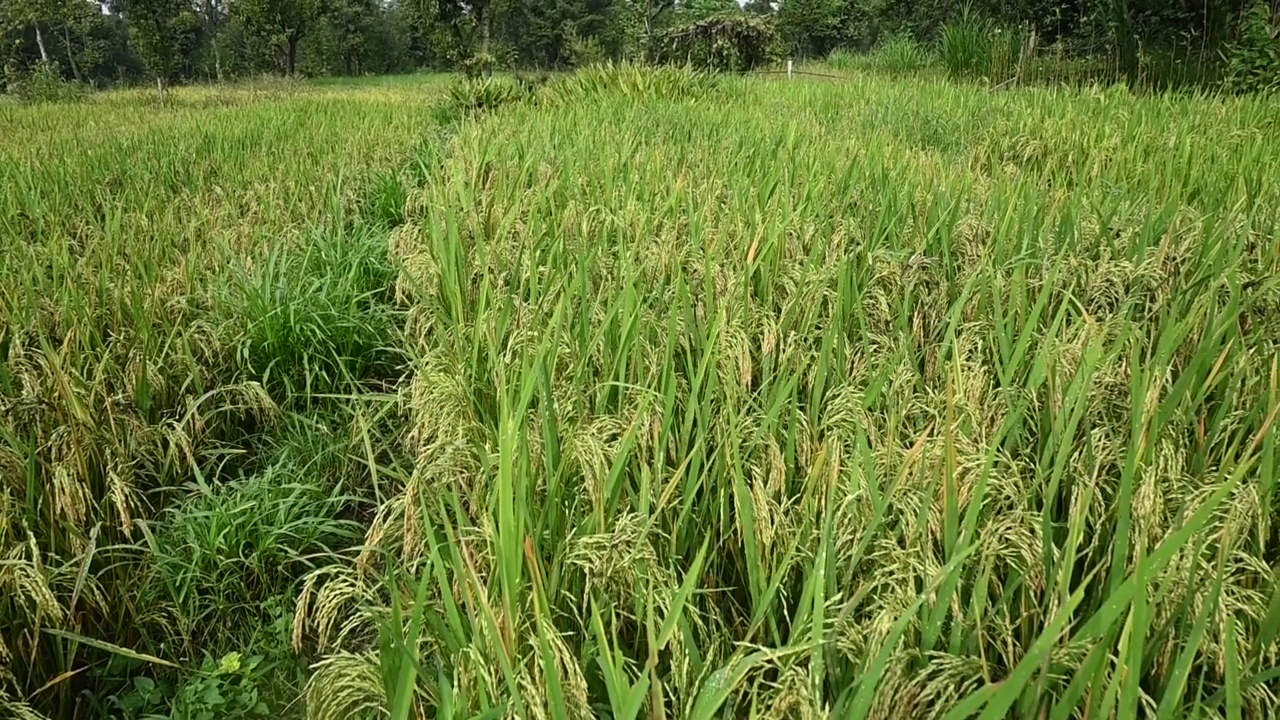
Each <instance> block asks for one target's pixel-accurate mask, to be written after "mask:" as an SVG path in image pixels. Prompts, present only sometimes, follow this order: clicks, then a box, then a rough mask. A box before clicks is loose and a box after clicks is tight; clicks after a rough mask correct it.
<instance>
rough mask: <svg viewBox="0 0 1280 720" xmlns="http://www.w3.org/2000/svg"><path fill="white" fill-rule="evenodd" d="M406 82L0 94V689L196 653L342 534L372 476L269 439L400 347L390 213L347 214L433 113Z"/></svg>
mask: <svg viewBox="0 0 1280 720" xmlns="http://www.w3.org/2000/svg"><path fill="white" fill-rule="evenodd" d="M400 83H401V85H400V86H397V85H396V84H394V83H389V82H379V83H368V84H366V85H364V86H363V87H361V88H349V87H348V88H342V87H337V86H332V85H320V86H314V87H311V86H280V87H276V86H262V85H248V86H244V87H237V88H218V89H214V88H210V89H185V90H174V91H172V92H171V93H169V97H168V98H167V99H166V102H165V104H164V105H163V106H160V105H157V104H156V102H155V100H154V96H153V95H152V94H150V93H147V92H145V91H136V92H133V91H131V92H121V93H111V94H105V95H96V96H93V97H92V98H90V99H87V100H86V101H85V102H83V103H80V104H76V105H65V104H64V105H56V106H31V107H20V106H5V107H3V108H0V137H3V138H4V141H2V142H0V247H2V248H3V252H0V716H2V717H11V716H13V715H14V714H17V716H19V717H24V718H26V717H37V716H46V717H59V718H62V717H68V718H70V717H83V716H86V715H87V714H89V713H91V712H93V711H92V710H91V709H90V706H92V705H93V704H94V703H99V702H100V701H102V697H101V696H105V695H106V694H107V693H109V692H114V691H116V690H118V689H119V688H118V687H116V686H113V685H112V684H111V682H113V681H109V680H107V679H104V678H107V677H108V676H110V675H111V673H113V672H115V670H114V669H113V668H114V665H115V664H116V660H117V659H125V660H128V661H129V662H131V663H134V665H136V666H137V667H135V668H134V670H135V671H137V672H139V673H142V674H146V673H148V672H149V670H148V668H151V669H156V670H157V671H159V672H169V671H171V670H174V669H175V667H176V666H178V665H183V664H184V663H190V662H194V663H196V664H195V665H190V666H189V665H183V667H182V668H180V669H179V670H175V672H183V673H198V672H199V671H200V666H199V664H198V663H199V659H198V654H199V651H207V652H214V651H215V645H217V644H218V643H227V644H229V645H231V646H232V647H231V648H228V649H243V648H239V647H236V646H235V644H236V643H239V642H241V641H242V640H243V639H244V638H250V637H252V636H253V635H254V634H255V633H256V632H257V630H258V628H257V627H256V626H254V625H253V623H249V622H239V621H236V620H235V619H236V618H244V617H252V614H251V613H247V612H246V611H245V607H246V604H248V603H249V602H250V601H252V600H261V599H263V598H267V597H269V596H271V595H272V594H273V593H274V594H276V595H280V596H282V597H283V599H282V600H281V599H280V598H276V600H277V602H279V603H280V604H281V605H282V606H291V605H292V604H293V599H294V598H293V595H292V594H291V591H292V589H293V587H294V585H295V584H296V581H297V580H298V579H300V577H301V575H302V574H303V573H304V572H305V571H306V570H308V569H311V568H314V567H316V566H318V565H319V564H322V563H321V562H320V560H321V548H323V547H327V546H328V545H334V546H339V547H345V546H346V545H348V544H350V543H351V542H353V539H352V536H353V533H352V531H351V530H350V528H351V523H352V522H354V519H353V516H352V514H353V513H354V512H357V510H356V509H354V508H353V506H352V504H351V503H349V502H346V501H345V500H343V498H345V497H346V496H349V495H352V494H353V493H356V492H358V493H360V494H361V495H365V494H369V495H372V492H371V491H370V492H369V493H366V492H365V489H364V488H363V487H356V488H352V487H351V486H350V484H348V486H347V487H346V489H345V490H343V491H340V492H338V491H335V484H334V475H338V474H341V472H330V471H326V472H324V473H322V472H320V471H319V470H317V467H318V466H317V464H316V463H315V462H314V459H313V458H293V459H290V460H287V461H285V460H280V461H274V460H272V458H273V457H275V456H276V455H277V454H278V453H277V451H276V449H275V446H276V445H279V444H280V443H279V442H277V441H279V440H280V439H281V438H283V437H285V436H287V435H291V434H297V433H298V431H297V430H296V429H292V428H294V426H295V425H296V423H295V420H294V418H295V416H296V415H298V414H300V413H306V417H307V421H308V422H310V423H311V424H312V429H311V430H309V431H308V432H310V433H311V434H312V435H317V434H318V435H319V436H322V437H327V438H328V440H327V442H328V443H329V444H330V445H336V446H338V447H344V445H350V447H351V448H355V447H361V446H364V445H365V443H364V442H359V443H358V444H356V443H353V440H354V439H355V438H358V437H359V435H356V434H354V433H355V432H356V431H357V430H359V428H358V427H357V425H356V419H357V416H358V415H359V416H360V417H362V418H365V419H369V416H368V415H362V414H361V413H364V410H363V409H361V408H362V405H358V404H355V403H343V405H344V408H343V409H342V410H341V411H340V412H335V411H330V410H317V408H318V407H320V405H321V404H322V403H326V402H327V403H329V405H330V407H332V405H333V404H334V403H333V401H331V400H329V401H327V400H323V399H320V398H318V397H315V396H317V395H319V394H323V393H329V394H335V393H336V394H342V393H352V392H355V390H354V388H356V387H359V384H360V383H365V382H366V381H374V382H377V381H383V380H386V379H388V378H389V377H390V376H393V375H397V374H398V371H397V370H396V368H398V367H399V366H401V365H403V353H402V352H400V350H399V349H398V348H396V347H394V346H395V345H396V344H397V338H398V330H397V329H396V327H397V324H398V320H396V319H394V318H393V317H391V316H390V315H389V313H388V311H387V308H388V307H389V306H390V305H391V304H392V302H393V298H392V295H391V287H390V286H391V284H392V281H393V279H394V270H393V268H392V266H391V264H390V262H389V258H388V256H387V253H386V238H385V233H383V234H378V233H377V226H381V223H380V222H379V223H375V224H374V225H370V226H365V225H363V224H362V223H361V222H360V221H359V219H358V218H356V217H352V216H351V215H349V214H348V212H349V210H350V211H353V212H363V210H362V208H363V207H364V206H365V205H366V203H364V202H362V200H363V198H362V197H361V192H362V188H364V187H366V186H367V185H369V183H368V182H367V180H366V178H367V177H370V176H372V175H373V173H375V172H377V173H385V172H386V171H387V169H388V168H393V167H397V166H399V165H401V164H402V163H403V160H404V157H405V155H406V154H408V153H409V152H410V151H411V150H412V148H414V147H415V146H416V144H417V143H418V142H419V141H420V139H421V137H422V135H423V132H424V127H425V125H426V122H427V116H428V110H427V109H426V108H424V107H423V102H422V90H423V85H422V83H421V82H406V81H403V80H402V81H400ZM382 185H383V186H384V187H385V182H384V183H382ZM371 389H374V390H385V387H381V388H379V387H376V386H375V387H372V388H371ZM303 396H307V397H303ZM384 425H385V422H382V421H378V422H373V421H372V420H370V421H369V422H367V423H365V424H364V425H362V426H361V427H364V428H365V432H368V431H369V429H370V428H372V429H373V431H374V432H376V431H377V430H378V429H380V428H382V427H383V426H384ZM316 426H319V427H320V428H321V429H323V428H325V426H329V427H330V428H331V429H327V430H325V431H324V432H320V430H317V429H315V428H316ZM273 439H274V440H273ZM368 447H370V448H371V454H375V455H376V454H377V453H378V452H380V449H381V448H382V445H381V443H380V441H371V442H369V443H368ZM364 464H365V463H360V464H353V463H350V462H347V464H346V466H345V467H347V468H348V469H349V468H355V470H354V471H351V473H350V474H351V475H352V476H353V477H362V478H363V477H365V475H366V474H367V471H363V470H360V468H361V467H363V466H364ZM342 472H346V471H345V470H344V471H342ZM246 478H247V479H246ZM224 483H227V485H226V486H225V487H224ZM264 485H271V487H270V488H266V487H264ZM331 494H333V497H330V495H331ZM317 495H319V497H316V496H317ZM244 506H250V507H252V508H254V509H255V512H256V513H258V514H256V515H255V514H254V513H246V512H245V510H244ZM357 507H358V506H357ZM344 513H345V514H346V515H347V517H346V518H343V517H342V515H343V514H344ZM300 526H301V527H300ZM338 530H341V532H338ZM344 533H345V535H344ZM250 537H252V538H253V542H264V541H266V540H268V539H270V538H274V540H272V541H271V542H272V545H273V547H274V548H277V549H279V550H280V551H281V552H283V549H292V550H293V551H294V552H293V553H292V554H293V555H298V554H301V555H304V556H305V557H303V558H296V557H294V558H291V559H285V560H282V559H281V556H279V555H275V556H273V555H270V554H263V553H264V552H265V550H263V549H262V548H257V549H252V544H251V543H250V540H249V539H247V538H250ZM317 537H319V538H321V539H316V538H317ZM286 538H296V539H297V542H296V543H295V544H290V543H292V542H293V541H286V540H285V539H286ZM334 538H337V539H336V540H335V539H334ZM304 540H305V541H304ZM246 543H248V544H246ZM152 550H156V551H157V552H155V553H153V552H152ZM275 551H276V550H273V552H275ZM285 555H286V556H288V555H290V553H288V552H285ZM264 566H270V567H266V568H264ZM236 587H239V588H248V589H249V590H246V591H245V592H234V591H233V588H236ZM237 598H238V599H237ZM287 635H288V633H287V632H286V633H285V636H286V637H287ZM195 644H198V645H200V647H193V645H195ZM276 644H277V645H280V644H281V641H280V640H278V639H277V640H276ZM143 679H146V678H143ZM121 681H122V682H123V683H124V684H125V685H126V687H128V686H130V683H131V678H129V677H124V678H121ZM289 699H290V700H291V699H292V698H289ZM37 710H38V711H39V712H37ZM103 712H104V714H105V713H107V712H108V711H105V710H104V711H103Z"/></svg>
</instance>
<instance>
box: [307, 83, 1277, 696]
mask: <svg viewBox="0 0 1280 720" xmlns="http://www.w3.org/2000/svg"><path fill="white" fill-rule="evenodd" d="M600 85H601V89H600V90H599V91H598V92H593V93H592V94H591V95H590V96H586V97H583V98H581V99H580V101H578V102H564V103H544V104H539V105H533V104H522V105H518V106H512V107H510V108H509V109H507V110H504V111H502V112H499V113H495V114H490V115H486V116H484V117H483V118H481V119H478V120H475V121H472V122H468V123H464V124H463V125H462V126H461V127H460V128H459V129H458V132H457V134H456V135H455V136H454V137H453V138H452V140H451V141H450V143H449V145H448V148H447V150H446V151H445V152H443V153H436V154H433V155H432V156H431V166H432V168H433V169H432V172H431V174H430V175H429V176H428V177H427V178H425V179H424V181H423V182H422V183H421V185H420V187H418V188H416V189H414V190H411V191H410V192H409V199H408V201H407V205H406V224H405V225H403V226H401V227H400V228H399V229H398V230H397V231H396V232H395V234H394V235H393V238H392V247H393V249H394V251H395V252H396V254H397V255H398V256H399V257H400V258H401V259H402V262H403V270H402V272H401V275H400V278H399V280H398V292H399V293H400V294H401V295H402V296H403V297H404V298H406V301H407V302H408V304H409V305H410V310H409V316H408V318H407V323H406V332H405V338H404V342H405V346H406V349H407V351H408V352H409V353H410V355H411V357H412V369H413V378H412V383H411V386H410V387H409V389H408V390H407V391H406V397H405V401H406V402H407V403H408V406H409V408H410V415H411V426H410V428H409V430H408V435H407V439H406V442H407V443H408V448H409V450H410V452H411V453H412V455H413V457H414V467H413V470H412V472H409V473H398V474H397V476H396V477H395V478H394V484H393V487H394V492H393V493H389V494H388V497H387V499H386V500H385V502H383V503H382V505H381V507H380V508H379V510H378V512H377V515H376V517H374V518H373V519H372V521H371V523H370V526H369V528H368V530H367V533H366V536H365V540H364V542H363V543H361V544H360V546H359V554H358V556H357V557H355V558H354V559H353V560H352V561H351V562H349V563H347V564H346V565H333V566H329V567H326V568H322V569H319V570H317V571H315V572H314V573H312V574H311V575H310V576H309V578H308V579H307V581H306V584H305V587H304V589H303V593H302V596H301V599H300V601H299V605H298V609H297V613H296V617H295V627H294V630H295V635H294V641H295V643H296V646H297V648H298V649H299V650H305V651H309V652H318V653H320V654H321V655H322V656H323V659H322V660H321V661H320V662H319V663H318V664H317V665H316V666H315V667H314V674H313V676H312V678H311V681H310V683H309V685H308V689H307V695H306V703H307V707H308V711H309V715H310V716H311V717H313V718H317V719H324V720H328V719H329V718H339V717H382V716H389V717H393V718H412V717H433V716H434V717H476V716H481V717H533V718H543V717H547V718H588V717H613V718H638V717H648V718H663V717H684V718H719V717H770V718H775V717H794V718H809V717H828V716H829V717H839V718H922V717H924V718H946V719H948V720H951V719H954V718H965V717H974V716H977V717H982V718H1003V717H1047V718H1084V717H1158V718H1174V717H1219V716H1223V715H1226V716H1227V717H1273V716H1274V714H1275V708H1276V707H1280V705H1278V704H1277V697H1276V693H1277V688H1278V686H1277V680H1276V678H1277V677H1278V676H1280V671H1277V670H1276V667H1277V661H1278V660H1280V644H1278V643H1277V639H1278V638H1277V633H1278V630H1280V610H1278V609H1280V585H1277V583H1276V581H1275V576H1274V572H1273V570H1272V566H1273V564H1274V550H1273V547H1272V546H1273V545H1274V543H1275V535H1274V533H1275V531H1276V528H1275V525H1274V523H1273V518H1274V507H1275V504H1274V503H1275V496H1274V493H1275V483H1276V478H1277V471H1278V470H1280V467H1278V464H1277V452H1276V444H1277V431H1276V429H1275V419H1276V415H1277V413H1278V412H1280V360H1278V358H1280V353H1278V352H1277V350H1278V349H1280V348H1278V347H1277V341H1278V340H1280V281H1278V280H1277V278H1280V246H1278V245H1277V239H1276V238H1277V237H1280V235H1278V234H1277V229H1278V227H1280V211H1278V210H1277V208H1280V197H1278V195H1280V189H1278V187H1277V185H1276V184H1275V183H1273V182H1271V181H1270V180H1269V178H1272V177H1274V176H1276V174H1277V172H1280V145H1277V143H1276V139H1275V137H1274V133H1271V132H1269V131H1268V128H1269V127H1270V124H1271V123H1272V119H1273V115H1274V108H1273V107H1272V106H1271V105H1270V104H1269V103H1268V101H1266V100H1263V99H1231V100H1224V99H1217V98H1208V97H1199V98H1177V99H1173V98H1135V97H1133V96H1131V95H1129V94H1128V93H1123V92H1113V91H1105V92H1104V91H1095V92H1093V93H1077V92H1066V91H1048V90H1018V91H1015V92H1009V93H1000V94H991V93H989V92H988V91H986V90H982V89H978V88H973V87H965V86H955V85H950V84H946V83H944V82H940V81H936V80H923V79H921V80H908V81H899V82H896V83H895V82H889V81H886V80H884V79H882V78H875V77H871V76H865V77H857V78H853V79H850V80H848V81H846V82H841V83H838V84H837V83H831V82H828V81H826V80H821V79H819V80H813V81H809V80H804V79H799V80H792V81H787V80H776V81H774V80H761V79H742V80H731V81H730V80H725V81H722V82H721V83H720V86H719V87H718V89H717V91H716V92H714V93H709V94H700V95H694V96H689V95H686V94H684V93H671V94H663V93H660V92H658V93H652V94H647V95H645V96H644V97H637V95H636V94H635V93H633V92H630V91H629V90H626V89H620V90H618V91H609V90H608V87H607V83H600ZM921 117H932V118H936V119H937V122H936V123H935V124H933V125H932V126H929V127H923V126H921V125H920V124H918V123H914V122H911V121H910V119H912V118H921Z"/></svg>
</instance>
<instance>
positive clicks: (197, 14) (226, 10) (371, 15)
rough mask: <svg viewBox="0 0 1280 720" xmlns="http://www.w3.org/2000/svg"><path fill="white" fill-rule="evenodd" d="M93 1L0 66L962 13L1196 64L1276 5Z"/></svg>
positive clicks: (553, 46)
mask: <svg viewBox="0 0 1280 720" xmlns="http://www.w3.org/2000/svg"><path fill="white" fill-rule="evenodd" d="M104 1H105V2H106V4H99V2H97V0H3V2H0V54H2V55H3V57H0V64H3V65H4V66H6V67H8V68H10V69H11V70H12V69H14V68H17V69H21V68H30V67H33V66H34V65H36V64H37V63H41V62H44V63H56V64H57V67H58V68H59V72H61V73H62V74H63V75H64V76H66V77H67V78H68V79H72V78H76V79H84V80H88V81H93V82H95V83H97V84H99V85H105V84H110V83H113V82H118V81H141V80H146V79H148V78H155V77H159V78H163V79H165V80H170V81H181V80H220V79H224V78H226V77H235V76H237V75H248V74H255V73H262V72H278V73H281V74H295V73H303V74H307V75H327V74H348V75H357V74H368V73H384V72H400V71H408V70H415V69H444V68H457V67H459V66H460V65H461V64H462V63H463V62H464V61H466V60H467V59H468V58H471V57H472V56H474V55H477V54H480V53H483V54H485V55H486V56H492V58H493V59H494V60H495V61H496V62H497V63H498V64H500V65H505V66H509V67H530V68H535V67H536V68H564V67H571V66H573V65H577V64H582V63H588V62H593V61H598V60H603V59H611V58H613V59H621V58H647V59H653V58H654V56H655V54H656V53H657V52H658V50H659V48H658V45H659V39H660V38H662V37H667V38H669V37H670V31H671V29H672V28H674V27H692V26H693V24H695V23H698V22H701V21H703V20H706V19H707V18H712V17H721V16H733V15H749V16H751V17H756V18H760V19H761V21H762V22H767V23H770V24H771V26H772V27H773V28H774V29H775V30H776V37H777V38H778V39H779V42H780V48H781V49H782V51H783V52H784V53H786V54H788V55H792V56H810V57H812V56H821V55H824V54H826V53H829V52H831V51H832V50H834V49H837V48H849V49H854V50H867V49H870V48H872V47H874V46H876V45H877V44H879V43H881V42H884V41H885V40H886V39H887V38H890V37H897V36H902V35H910V36H912V37H914V38H915V39H916V40H918V41H922V42H930V41H932V40H934V39H936V38H937V37H938V34H939V32H940V29H941V28H942V26H943V25H944V24H945V23H947V22H948V21H950V20H953V19H955V18H956V17H958V16H959V15H960V14H961V13H964V12H970V13H974V14H977V15H979V16H981V17H983V18H984V19H985V20H986V21H989V22H990V23H992V24H993V25H997V26H1000V25H1003V26H1018V27H1023V28H1034V29H1035V31H1036V32H1037V34H1038V35H1039V37H1040V38H1041V39H1042V41H1043V42H1045V43H1054V42H1060V43H1062V44H1063V45H1064V46H1067V47H1070V48H1071V49H1073V51H1078V52H1081V53H1106V52H1112V51H1115V50H1116V49H1117V48H1120V49H1123V48H1124V47H1125V46H1129V45H1139V44H1140V45H1141V46H1142V47H1144V48H1150V47H1163V46H1174V45H1182V46H1187V47H1196V48H1197V49H1198V50H1199V51H1200V52H1202V53H1203V54H1204V56H1206V57H1209V56H1216V54H1217V52H1218V50H1219V49H1221V48H1223V47H1225V46H1227V45H1229V44H1230V43H1232V42H1234V41H1235V40H1236V39H1237V38H1238V37H1240V36H1241V33H1242V30H1241V27H1242V25H1243V23H1242V18H1244V17H1245V16H1246V11H1248V10H1250V9H1251V8H1254V7H1255V6H1262V7H1263V10H1264V11H1266V10H1269V11H1270V12H1271V18H1272V22H1273V23H1274V22H1275V19H1276V18H1277V17H1278V16H1280V0H1021V1H1019V2H1010V1H1009V0H745V2H739V0H104ZM1249 17H1257V14H1256V13H1255V14H1254V15H1252V16H1249ZM1254 25H1255V26H1256V25H1257V23H1256V22H1254ZM742 27H747V26H745V25H744V26H742ZM752 27H754V26H752ZM703 30H704V31H705V27H704V29H703ZM770 36H771V37H772V36H773V35H770ZM1256 36H1258V33H1257V32H1253V33H1252V35H1250V37H1256ZM762 37H763V36H762ZM668 46H669V43H668Z"/></svg>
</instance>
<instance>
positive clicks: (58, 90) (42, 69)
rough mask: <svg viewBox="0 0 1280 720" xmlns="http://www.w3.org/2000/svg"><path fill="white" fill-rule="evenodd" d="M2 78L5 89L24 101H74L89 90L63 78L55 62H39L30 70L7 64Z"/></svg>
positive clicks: (82, 85)
mask: <svg viewBox="0 0 1280 720" xmlns="http://www.w3.org/2000/svg"><path fill="white" fill-rule="evenodd" d="M4 80H5V91H6V92H8V93H9V94H11V95H14V96H15V97H17V98H18V99H19V100H21V101H22V102H24V103H33V104H34V103H49V102H74V101H76V100H81V99H83V98H84V97H85V95H87V94H88V92H89V89H88V88H87V87H86V86H85V85H84V84H82V83H77V82H69V81H67V80H64V79H63V78H62V71H61V70H60V69H59V67H58V63H56V62H39V63H36V64H35V66H33V67H32V68H31V69H30V70H22V69H19V68H17V67H16V66H14V65H9V66H7V67H5V69H4Z"/></svg>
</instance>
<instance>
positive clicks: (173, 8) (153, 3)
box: [121, 0, 200, 89]
mask: <svg viewBox="0 0 1280 720" xmlns="http://www.w3.org/2000/svg"><path fill="white" fill-rule="evenodd" d="M121 9H122V10H123V14H124V17H125V20H127V21H128V23H129V33H130V37H131V38H132V39H133V44H134V46H135V47H136V48H137V50H138V55H139V56H140V57H141V58H142V62H143V63H144V64H145V65H146V66H147V70H148V71H149V72H150V73H151V74H152V75H154V76H155V78H156V81H157V82H158V83H160V85H161V88H162V89H163V86H164V83H166V82H170V81H173V80H176V79H177V78H178V77H179V75H181V74H182V72H183V70H184V69H186V68H187V67H188V65H189V61H190V59H191V58H192V57H193V56H194V55H195V53H196V52H197V51H198V50H199V47H200V18H198V17H197V16H196V14H195V13H194V12H192V10H191V5H190V3H188V2H187V1H186V0H122V7H121Z"/></svg>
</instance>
